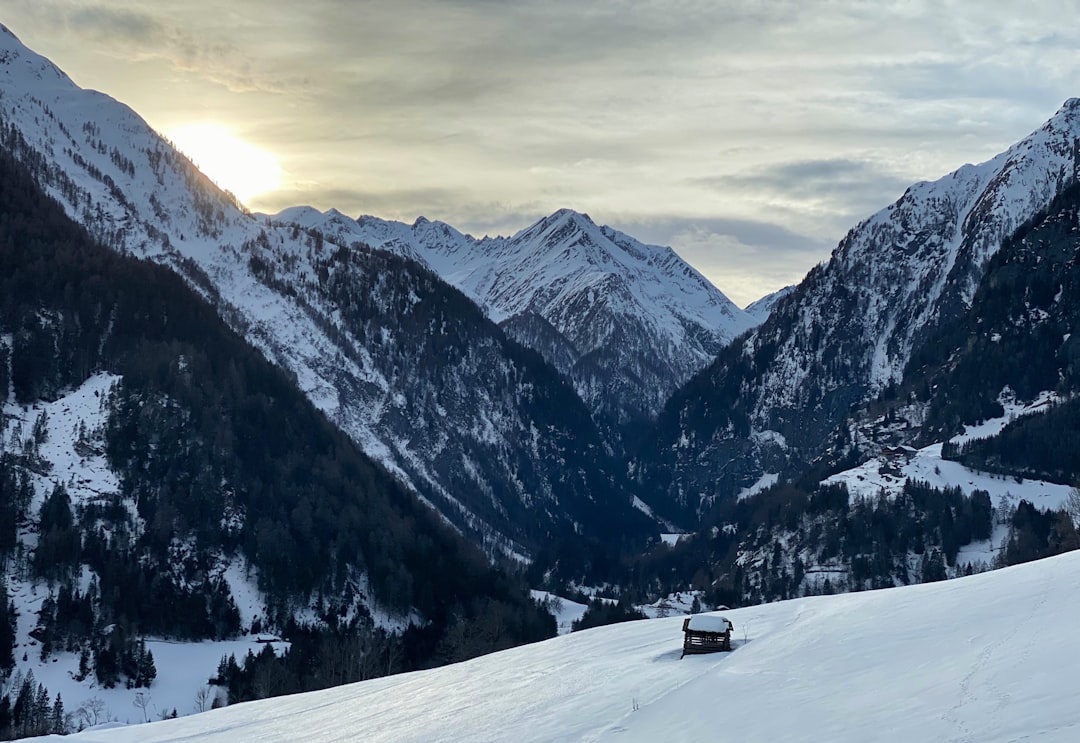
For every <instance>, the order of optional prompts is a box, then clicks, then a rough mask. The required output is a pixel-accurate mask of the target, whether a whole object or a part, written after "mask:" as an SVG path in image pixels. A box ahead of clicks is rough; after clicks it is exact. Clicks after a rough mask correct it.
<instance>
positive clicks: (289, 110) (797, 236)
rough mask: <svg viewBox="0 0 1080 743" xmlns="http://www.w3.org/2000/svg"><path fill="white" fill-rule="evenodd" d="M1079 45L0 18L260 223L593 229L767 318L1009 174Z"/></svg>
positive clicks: (774, 29)
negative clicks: (928, 209)
mask: <svg viewBox="0 0 1080 743" xmlns="http://www.w3.org/2000/svg"><path fill="white" fill-rule="evenodd" d="M1078 21H1080V2H1077V0H1067V1H1066V0H1049V1H1046V2H1036V3H1025V4H1024V7H1023V8H1022V10H1020V9H1018V6H1017V4H1016V3H1015V2H995V1H993V0H985V1H981V2H976V1H973V0H968V1H965V2H950V1H949V0H934V1H933V2H922V1H921V0H910V1H904V2H878V1H876V0H873V1H872V0H832V1H830V2H820V1H815V0H806V1H801V2H800V1H793V2H787V1H786V0H775V1H769V2H766V1H757V2H750V1H745V0H738V1H736V0H730V1H729V0H714V1H711V2H698V1H697V0H642V1H640V2H629V1H623V0H601V1H599V2H586V3H582V2H579V1H578V0H573V1H571V0H543V1H536V0H517V1H515V2H497V1H496V0H370V1H363V0H357V1H355V2H345V1H344V0H307V1H306V2H303V3H297V2H284V1H283V0H229V2H221V0H214V2H210V1H209V0H186V2H183V3H177V2H172V1H170V2H164V1H161V0H110V1H109V2H92V1H90V2H85V1H81V0H5V2H4V8H3V9H2V10H0V22H2V23H4V24H5V25H7V26H8V27H9V28H11V30H12V31H14V32H15V34H16V35H17V36H19V38H20V39H21V40H22V41H23V42H24V43H25V44H27V45H28V46H30V47H31V48H32V49H34V50H35V51H37V52H39V53H41V54H44V55H45V56H47V57H49V58H50V59H52V60H53V61H54V62H55V63H56V64H58V65H59V66H60V67H61V68H62V69H63V70H64V71H65V72H67V73H68V74H69V75H70V76H71V77H72V78H73V79H74V80H75V82H77V83H78V84H80V85H82V86H84V87H88V88H94V89H97V90H101V91H103V92H105V93H108V94H109V95H111V96H113V97H114V98H117V99H118V100H121V101H123V102H124V103H127V104H128V105H130V106H131V107H132V108H134V109H135V110H136V111H137V112H138V113H139V114H141V115H142V116H143V117H144V118H145V119H146V120H147V121H148V122H149V123H150V124H151V125H152V126H153V127H154V128H156V129H158V130H159V131H161V132H163V133H164V134H166V135H167V136H170V138H172V139H174V141H177V142H178V143H179V144H181V146H182V148H183V149H185V150H188V151H189V154H191V155H192V156H193V157H194V159H196V160H197V161H198V162H199V164H200V165H202V166H203V167H204V169H207V170H210V169H212V166H213V165H214V164H215V163H214V161H217V160H219V159H221V158H224V157H226V156H228V155H230V154H231V155H242V156H244V157H246V159H244V160H243V161H242V162H243V164H242V165H236V164H233V165H228V164H227V163H226V164H225V165H224V166H223V167H224V170H223V171H222V172H223V175H221V176H220V178H221V179H222V180H223V181H224V180H227V179H228V177H229V175H230V174H231V175H232V176H234V177H236V178H241V177H243V176H246V177H247V180H249V181H251V180H252V179H254V181H255V183H256V184H261V188H267V187H269V188H270V190H265V191H263V192H262V193H258V191H259V188H256V187H254V186H252V185H251V184H247V183H245V184H244V185H242V186H241V185H234V186H232V188H233V190H234V191H236V192H237V193H238V195H241V196H242V198H243V199H244V200H245V202H246V203H247V204H248V206H249V207H251V208H252V209H254V210H257V211H264V212H271V213H272V212H277V211H279V210H280V209H283V208H285V207H287V206H293V205H298V204H310V205H312V206H315V207H318V208H320V209H324V210H325V209H329V208H336V209H338V210H339V211H342V212H344V213H346V214H349V215H352V216H359V215H361V214H373V215H376V216H379V217H383V218H388V219H400V220H404V221H407V222H412V221H413V220H414V219H415V218H416V217H418V216H420V215H423V216H425V217H427V218H429V219H438V220H442V221H445V222H448V223H450V224H452V225H453V226H455V227H457V228H458V229H461V230H463V231H466V232H470V233H472V234H475V235H483V234H493V235H494V234H510V233H513V232H516V231H517V230H519V229H521V228H523V227H525V226H527V225H528V224H531V223H532V222H534V221H535V220H536V219H538V218H540V217H542V216H545V215H547V214H550V213H551V212H553V211H555V210H556V209H559V208H563V207H569V208H572V209H576V210H578V211H582V212H587V213H588V214H589V215H590V216H591V217H592V218H593V220H594V221H596V222H597V223H600V224H609V225H611V226H613V227H616V228H617V229H620V230H622V231H624V232H627V233H629V234H631V235H633V236H634V237H637V238H638V239H641V240H644V241H646V242H653V243H658V244H662V245H671V246H672V247H674V248H675V249H676V250H677V251H678V252H679V253H680V255H682V256H683V257H684V258H685V259H686V260H687V261H689V262H690V263H691V264H693V265H694V266H695V267H696V268H697V269H698V270H699V271H701V272H702V273H703V274H704V275H705V276H707V277H708V278H709V279H710V280H711V281H712V282H713V283H714V284H716V285H717V286H718V287H719V288H720V289H721V290H722V291H723V292H724V293H725V294H727V295H728V296H729V297H730V298H731V299H733V300H734V301H736V303H738V304H740V305H745V304H746V303H748V302H750V301H752V300H754V299H757V298H758V297H760V296H762V295H763V294H765V293H767V292H770V291H774V290H776V289H779V288H781V287H782V286H784V285H786V284H790V283H794V282H797V281H798V280H800V279H801V278H802V276H803V275H805V273H806V271H808V270H809V269H810V268H811V267H812V266H813V265H815V264H816V263H818V262H821V261H823V260H826V259H827V258H828V255H829V253H830V251H831V250H832V249H833V248H834V247H835V245H836V243H837V242H838V241H839V239H840V238H842V237H843V235H844V234H845V233H846V232H847V230H848V229H850V228H851V227H853V226H854V225H855V224H856V223H857V222H858V221H859V220H861V219H863V218H865V217H867V216H869V215H870V214H872V213H873V212H875V211H877V210H878V209H880V208H882V207H884V206H886V205H887V204H889V203H890V202H892V201H893V200H895V199H896V198H897V197H899V196H900V194H901V193H903V190H904V188H906V186H908V185H910V184H911V183H913V182H915V181H918V180H932V179H935V178H938V177H940V176H942V175H944V174H946V173H948V172H950V171H952V170H954V169H955V168H957V167H959V166H960V165H963V164H964V163H966V162H981V161H983V160H986V159H988V158H990V157H992V156H993V155H995V154H997V153H998V152H1000V151H1001V150H1003V149H1005V148H1006V147H1008V146H1009V145H1010V144H1012V143H1013V142H1015V141H1016V140H1018V139H1020V138H1022V137H1024V136H1025V135H1026V134H1028V133H1029V132H1030V131H1032V130H1034V129H1036V128H1038V127H1039V126H1040V125H1041V124H1042V123H1043V122H1044V121H1045V120H1046V119H1048V118H1050V117H1051V116H1052V115H1053V114H1054V112H1055V111H1056V110H1057V109H1058V108H1059V107H1060V105H1061V104H1062V102H1064V101H1065V100H1066V99H1067V98H1069V97H1073V96H1080V83H1078V82H1076V81H1077V80H1080V74H1078V73H1080V54H1078V53H1077V52H1078V51H1080V22H1078ZM192 131H194V132H195V133H196V134H195V135H194V137H195V138H194V140H193V142H192V143H190V144H185V143H184V142H182V141H181V140H182V139H183V138H184V134H185V132H187V133H188V134H190V133H191V132H192ZM200 132H201V133H202V134H201V135H200V134H199V133H200ZM207 132H210V133H217V134H216V136H217V139H218V140H219V141H218V142H217V149H216V150H215V149H213V148H211V147H210V145H213V144H214V143H213V142H210V141H209V139H208V138H209V136H210V135H208V134H207ZM226 133H227V134H228V136H229V137H230V138H231V139H223V138H224V137H225V135H226ZM200 136H201V138H202V141H201V142H200V139H199V137H200ZM199 146H201V147H202V152H201V154H200V152H194V151H192V150H194V149H198V148H199ZM245 153H246V155H245ZM230 170H231V173H230ZM237 183H240V181H237ZM241 192H243V193H241Z"/></svg>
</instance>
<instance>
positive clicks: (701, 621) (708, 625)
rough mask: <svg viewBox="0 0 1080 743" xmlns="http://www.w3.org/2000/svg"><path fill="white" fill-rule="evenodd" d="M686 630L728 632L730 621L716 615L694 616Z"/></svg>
mask: <svg viewBox="0 0 1080 743" xmlns="http://www.w3.org/2000/svg"><path fill="white" fill-rule="evenodd" d="M686 628H687V629H692V630H695V631H697V632H727V631H728V620H727V619H725V618H724V617H721V616H718V615H716V614H694V615H693V616H691V617H690V622H689V623H688V624H687V625H686Z"/></svg>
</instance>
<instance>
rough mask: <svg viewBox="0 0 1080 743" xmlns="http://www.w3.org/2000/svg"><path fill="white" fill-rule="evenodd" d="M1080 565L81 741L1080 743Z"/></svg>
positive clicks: (585, 641) (746, 612)
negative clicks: (714, 636)
mask: <svg viewBox="0 0 1080 743" xmlns="http://www.w3.org/2000/svg"><path fill="white" fill-rule="evenodd" d="M1078 611H1080V553H1071V554H1067V555H1062V556H1059V557H1055V558H1050V559H1047V560H1043V561H1039V562H1036V563H1029V564H1026V565H1020V566H1016V567H1012V568H1006V569H1003V570H999V571H994V572H990V573H983V574H979V575H975V576H972V577H969V578H961V579H957V580H954V581H947V582H943V583H933V584H925V585H919V586H910V587H905V588H894V589H887V590H884V591H871V592H865V593H854V594H844V595H839V596H819V597H813V598H804V599H797V600H793V601H786V602H781V603H775V604H769V605H765V606H756V607H749V608H745V609H738V610H731V611H725V612H724V615H725V616H727V617H728V618H729V619H731V620H732V622H733V623H734V625H735V631H734V633H733V638H734V640H735V650H734V651H733V652H731V653H719V654H714V655H703V656H688V657H686V658H685V659H682V660H679V655H680V645H681V632H680V629H681V623H682V618H681V617H672V618H670V619H654V620H648V621H639V622H630V623H626V624H620V625H614V626H610V627H601V628H597V629H594V630H587V631H584V632H578V633H574V634H572V635H566V636H562V637H557V638H554V639H552V640H548V641H546V642H542V643H537V644H534V645H529V646H525V647H520V648H514V649H512V650H507V651H504V652H501V653H495V654H492V655H488V656H485V657H482V658H478V659H475V660H473V661H469V662H466V663H460V664H457V665H453V666H448V667H445V668H438V669H434V670H430V671H421V672H417V673H411V674H403V675H400V676H396V677H391V678H385V679H376V680H373V681H366V682H362V683H359V684H353V685H350V686H345V687H339V688H336V689H329V690H325V691H320V692H314V693H310V694H303V695H296V696H292V697H283V698H277V699H268V700H263V701H259V702H252V703H248V704H243V705H237V706H234V707H229V708H225V709H221V710H214V711H212V712H208V713H205V714H200V715H194V716H191V717H187V718H181V719H178V720H167V721H164V722H157V723H151V724H149V725H140V726H133V727H128V728H121V729H110V730H96V731H87V732H84V733H82V734H80V735H77V736H74V737H73V738H71V740H73V741H83V742H84V743H85V742H87V741H94V742H100V743H128V742H131V743H134V742H136V741H138V742H140V743H155V742H164V741H180V740H200V741H209V742H211V743H212V742H213V741H228V743H238V742H240V741H255V740H258V741H264V742H270V741H295V740H308V741H344V740H366V741H424V742H425V743H428V742H431V741H507V740H511V741H514V742H515V743H525V742H526V741H604V740H614V741H628V742H632V741H656V740H670V741H676V740H716V739H717V736H718V735H720V734H722V735H723V739H724V740H730V741H744V742H748V741H762V742H763V743H764V742H770V743H774V742H776V741H801V740H820V741H830V743H849V742H850V743H864V742H865V741H882V742H883V743H894V742H895V743H912V741H931V740H932V741H947V740H956V741H960V740H967V741H980V742H981V743H1006V741H1016V740H1020V739H1024V740H1029V741H1030V740H1038V741H1062V742H1063V743H1064V742H1066V741H1069V742H1070V743H1071V742H1072V741H1075V740H1080V707H1078V705H1077V704H1076V702H1075V700H1076V695H1077V692H1078V691H1080V681H1078V680H1077V676H1076V673H1075V664H1074V661H1075V659H1076V658H1078V657H1080V637H1078V636H1077V633H1076V632H1075V617H1076V616H1077V614H1078Z"/></svg>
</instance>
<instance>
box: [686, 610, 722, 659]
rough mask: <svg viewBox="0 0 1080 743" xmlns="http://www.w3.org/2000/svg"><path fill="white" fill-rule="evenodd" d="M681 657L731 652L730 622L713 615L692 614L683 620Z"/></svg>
mask: <svg viewBox="0 0 1080 743" xmlns="http://www.w3.org/2000/svg"><path fill="white" fill-rule="evenodd" d="M682 629H683V646H682V657H685V656H686V655H688V654H694V653H716V652H719V651H721V650H731V630H732V629H733V626H732V624H731V622H730V621H729V620H727V619H725V618H724V617H720V616H716V615H715V614H693V615H691V616H689V617H687V618H686V619H684V620H683V624H682Z"/></svg>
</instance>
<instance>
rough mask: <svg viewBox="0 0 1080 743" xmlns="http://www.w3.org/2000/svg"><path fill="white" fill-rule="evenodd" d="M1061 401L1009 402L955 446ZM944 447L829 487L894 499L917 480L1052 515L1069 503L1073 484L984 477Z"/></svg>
mask: <svg viewBox="0 0 1080 743" xmlns="http://www.w3.org/2000/svg"><path fill="white" fill-rule="evenodd" d="M1056 399H1057V396H1056V395H1054V394H1053V393H1051V392H1044V393H1043V394H1041V395H1039V396H1038V397H1037V398H1036V399H1035V400H1034V401H1033V402H1031V403H1030V404H1027V405H1024V404H1020V403H1017V402H1015V401H1003V402H1004V407H1005V414H1004V415H1003V416H1001V417H1000V418H993V419H991V420H987V421H983V422H982V423H980V424H978V425H972V426H966V427H965V429H964V432H963V433H961V434H958V435H956V436H953V437H952V439H950V441H952V442H953V443H957V444H960V443H964V442H966V441H971V440H973V439H981V438H989V437H992V436H994V435H996V434H998V433H1000V432H1001V430H1002V429H1003V428H1005V426H1006V425H1008V424H1009V423H1011V422H1012V421H1014V420H1016V419H1017V418H1018V417H1020V416H1024V415H1038V414H1039V413H1041V412H1045V411H1046V410H1047V406H1048V405H1050V404H1051V403H1053V402H1054V401H1056ZM941 448H942V445H941V444H940V443H937V444H930V445H929V446H924V447H922V448H921V449H918V450H910V451H909V452H908V454H907V455H894V456H887V455H880V456H876V457H872V458H871V459H869V460H867V461H866V462H863V463H862V464H860V465H859V466H858V467H854V468H852V469H850V470H845V471H844V472H838V473H837V474H835V475H832V476H831V477H829V478H827V479H826V480H824V482H825V484H833V483H843V484H844V485H845V486H846V487H847V489H848V492H849V493H851V495H852V496H863V497H867V498H873V497H875V496H877V495H878V494H879V493H885V494H886V495H889V496H894V495H896V494H897V493H899V492H900V491H901V490H903V487H904V482H905V481H906V480H917V481H920V482H925V483H929V484H930V485H931V486H932V487H935V488H941V489H944V488H960V490H961V492H963V493H964V494H965V495H971V494H972V492H974V491H975V490H983V491H985V492H987V493H989V494H990V499H991V501H992V502H993V503H994V504H995V505H996V504H999V503H1002V502H1004V503H1007V504H1009V505H1010V506H1012V507H1015V506H1016V504H1017V503H1019V502H1020V500H1026V501H1027V502H1028V503H1031V504H1032V505H1034V506H1036V507H1038V508H1040V509H1043V510H1052V511H1056V510H1057V509H1059V508H1063V507H1064V506H1065V502H1066V498H1067V497H1068V495H1069V491H1070V490H1071V489H1072V488H1070V487H1069V486H1068V485H1059V484H1056V483H1052V482H1043V481H1042V480H1029V479H1025V478H1021V477H1005V476H1003V475H996V474H991V473H988V472H980V471H978V470H974V469H971V468H969V467H965V466H964V465H962V464H960V463H959V462H953V461H950V460H948V459H942V457H941Z"/></svg>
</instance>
